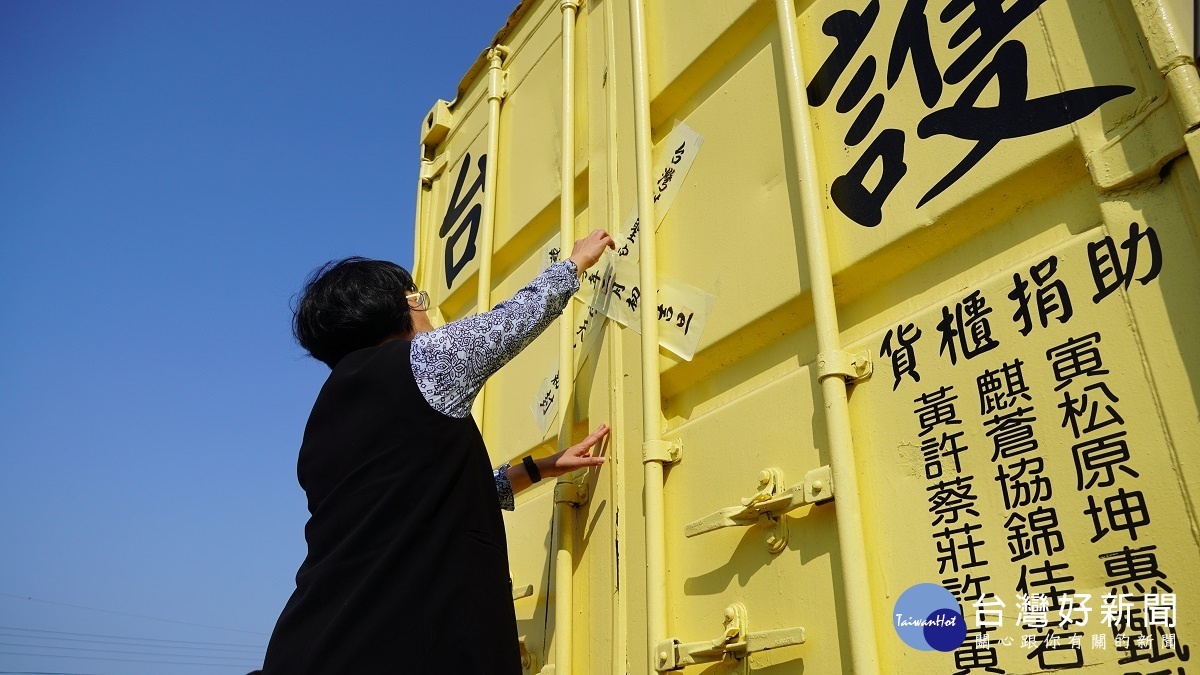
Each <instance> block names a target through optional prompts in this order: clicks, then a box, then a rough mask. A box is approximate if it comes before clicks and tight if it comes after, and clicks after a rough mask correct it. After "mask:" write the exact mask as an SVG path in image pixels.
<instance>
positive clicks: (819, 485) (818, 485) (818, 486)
mask: <svg viewBox="0 0 1200 675" xmlns="http://www.w3.org/2000/svg"><path fill="white" fill-rule="evenodd" d="M824 489H825V483H823V482H821V481H819V480H814V481H813V483H812V491H813V492H814V493H817V492H820V491H821V490H824Z"/></svg>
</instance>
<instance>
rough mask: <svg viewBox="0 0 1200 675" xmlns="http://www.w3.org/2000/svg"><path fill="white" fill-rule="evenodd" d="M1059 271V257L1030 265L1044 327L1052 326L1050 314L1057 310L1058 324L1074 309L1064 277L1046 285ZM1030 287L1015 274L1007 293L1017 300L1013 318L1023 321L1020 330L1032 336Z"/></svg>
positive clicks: (1065, 320) (1072, 312)
mask: <svg viewBox="0 0 1200 675" xmlns="http://www.w3.org/2000/svg"><path fill="white" fill-rule="evenodd" d="M1056 271H1058V256H1053V255H1052V256H1050V257H1049V258H1046V259H1045V260H1043V261H1042V262H1040V263H1038V264H1036V265H1034V266H1033V267H1030V268H1029V276H1030V277H1032V278H1033V282H1034V283H1035V284H1037V287H1038V289H1037V310H1038V321H1039V322H1040V323H1041V324H1042V328H1045V327H1046V326H1048V325H1049V320H1050V314H1051V313H1052V312H1055V311H1057V312H1058V317H1057V319H1058V321H1059V323H1066V322H1067V320H1068V319H1070V318H1071V315H1072V314H1074V311H1073V310H1072V309H1071V296H1070V295H1068V294H1067V286H1066V284H1064V283H1063V282H1062V280H1061V279H1056V280H1054V281H1053V282H1051V283H1049V284H1047V283H1046V282H1048V281H1050V278H1051V277H1053V276H1054V273H1055V272H1056ZM1028 289H1029V282H1028V281H1025V280H1024V279H1022V278H1021V275H1020V273H1017V274H1014V275H1013V289H1012V292H1010V293H1009V294H1008V297H1009V298H1011V299H1013V300H1015V301H1016V302H1017V309H1016V311H1015V312H1013V321H1018V322H1020V323H1021V327H1020V328H1019V329H1018V330H1019V331H1021V335H1029V331H1031V330H1033V319H1032V317H1031V316H1030V315H1029V300H1030V295H1029V294H1028V293H1026V292H1025V291H1026V290H1028Z"/></svg>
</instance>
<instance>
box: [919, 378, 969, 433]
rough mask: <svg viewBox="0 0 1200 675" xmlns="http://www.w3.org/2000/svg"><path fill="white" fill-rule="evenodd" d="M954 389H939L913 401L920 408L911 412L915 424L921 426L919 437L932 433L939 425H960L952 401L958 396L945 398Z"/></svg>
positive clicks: (960, 422)
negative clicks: (914, 418) (915, 417)
mask: <svg viewBox="0 0 1200 675" xmlns="http://www.w3.org/2000/svg"><path fill="white" fill-rule="evenodd" d="M951 389H954V387H952V386H951V387H940V388H939V389H938V390H937V391H931V392H928V393H925V394H921V395H920V396H918V397H917V398H915V399H913V402H914V403H920V404H921V405H920V407H918V408H917V409H916V410H914V411H913V413H914V414H915V415H916V416H917V423H918V424H920V425H921V433H920V435H921V436H924V435H926V434H928V433H929V432H931V431H933V429H934V427H936V426H937V425H939V424H962V420H960V419H958V417H957V415H956V413H955V411H954V401H956V400H958V395H954V396H947V394H949V393H950V390H951Z"/></svg>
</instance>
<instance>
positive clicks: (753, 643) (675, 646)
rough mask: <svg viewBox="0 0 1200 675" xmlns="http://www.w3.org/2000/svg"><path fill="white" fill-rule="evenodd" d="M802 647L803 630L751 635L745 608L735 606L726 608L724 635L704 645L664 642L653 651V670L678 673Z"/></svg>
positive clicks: (784, 630)
mask: <svg viewBox="0 0 1200 675" xmlns="http://www.w3.org/2000/svg"><path fill="white" fill-rule="evenodd" d="M803 643H804V629H803V628H799V627H797V628H780V629H778V630H764V631H759V632H757V633H751V632H750V629H749V616H748V614H747V612H746V606H745V605H743V604H742V603H740V602H735V603H733V604H732V605H730V606H728V607H726V608H725V632H724V633H723V634H722V635H721V637H719V638H717V639H715V640H708V641H705V642H680V641H679V640H675V639H670V640H663V641H662V642H660V643H658V645H657V646H656V647H655V648H654V651H655V666H654V669H655V670H657V671H658V672H660V673H666V672H669V671H672V670H681V669H683V668H684V666H692V665H696V664H698V663H716V662H720V661H724V660H726V658H729V659H730V660H735V661H742V663H741V664H738V665H742V666H744V665H746V664H745V662H744V659H745V658H746V657H747V656H749V655H750V654H752V653H753V652H763V651H767V650H768V649H778V648H779V647H790V646H792V645H798V644H803Z"/></svg>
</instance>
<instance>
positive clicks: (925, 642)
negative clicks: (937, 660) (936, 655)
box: [892, 584, 967, 652]
mask: <svg viewBox="0 0 1200 675" xmlns="http://www.w3.org/2000/svg"><path fill="white" fill-rule="evenodd" d="M892 625H894V626H895V627H896V634H897V635H899V636H900V639H901V640H904V644H906V645H908V646H909V647H912V648H913V649H919V650H921V651H923V652H928V651H932V650H935V649H936V650H937V651H939V652H952V651H954V650H955V649H958V648H959V647H960V646H962V643H963V640H965V639H966V637H967V622H966V620H965V619H963V616H962V614H959V613H958V601H957V600H955V599H954V596H953V595H952V594H951V593H950V591H948V590H946V589H945V588H942V587H941V586H939V585H937V584H917V585H916V586H913V587H911V588H909V589H908V590H907V591H904V592H903V593H901V594H900V597H899V598H896V609H895V611H893V612H892Z"/></svg>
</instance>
